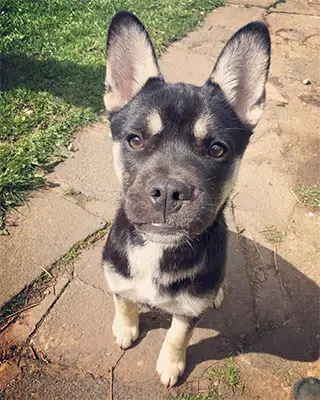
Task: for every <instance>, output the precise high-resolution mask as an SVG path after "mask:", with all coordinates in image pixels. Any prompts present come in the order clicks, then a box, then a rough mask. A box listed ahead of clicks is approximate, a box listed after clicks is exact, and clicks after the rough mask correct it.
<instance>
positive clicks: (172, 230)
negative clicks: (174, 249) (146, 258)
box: [136, 223, 187, 243]
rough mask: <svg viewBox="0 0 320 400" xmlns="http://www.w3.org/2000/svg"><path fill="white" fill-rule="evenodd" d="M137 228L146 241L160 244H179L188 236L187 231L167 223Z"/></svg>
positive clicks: (144, 225)
mask: <svg viewBox="0 0 320 400" xmlns="http://www.w3.org/2000/svg"><path fill="white" fill-rule="evenodd" d="M136 227H137V229H138V231H139V232H140V233H142V234H143V235H144V236H145V237H146V239H148V240H150V241H153V242H159V243H175V242H179V241H180V240H181V239H182V238H183V237H184V236H185V235H186V234H187V232H186V231H185V229H183V228H181V227H178V226H175V225H172V224H167V223H150V224H138V225H136Z"/></svg>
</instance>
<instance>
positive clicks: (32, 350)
mask: <svg viewBox="0 0 320 400" xmlns="http://www.w3.org/2000/svg"><path fill="white" fill-rule="evenodd" d="M29 349H30V351H31V354H32V358H33V359H34V360H37V359H38V356H37V353H36V351H35V349H34V348H33V347H32V346H31V345H30V346H29Z"/></svg>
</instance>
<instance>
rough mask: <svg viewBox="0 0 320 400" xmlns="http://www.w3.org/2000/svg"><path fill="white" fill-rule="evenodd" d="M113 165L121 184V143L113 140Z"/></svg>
mask: <svg viewBox="0 0 320 400" xmlns="http://www.w3.org/2000/svg"><path fill="white" fill-rule="evenodd" d="M112 153H113V165H114V170H115V172H116V176H117V178H118V181H119V182H120V184H122V176H123V166H122V161H121V144H120V142H116V141H113V143H112Z"/></svg>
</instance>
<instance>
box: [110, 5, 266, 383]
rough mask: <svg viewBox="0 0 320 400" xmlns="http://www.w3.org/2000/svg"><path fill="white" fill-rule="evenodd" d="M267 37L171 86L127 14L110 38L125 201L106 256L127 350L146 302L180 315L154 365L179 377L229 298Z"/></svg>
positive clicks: (256, 25)
mask: <svg viewBox="0 0 320 400" xmlns="http://www.w3.org/2000/svg"><path fill="white" fill-rule="evenodd" d="M269 65H270V35H269V31H268V28H267V27H266V25H264V24H263V23H261V22H252V23H249V24H248V25H246V26H244V27H243V28H242V29H240V30H239V31H238V32H236V33H235V35H234V36H233V37H232V38H231V39H230V40H229V41H228V43H227V44H226V45H225V47H224V49H223V50H222V52H221V54H220V56H219V57H218V59H217V62H216V64H215V66H214V68H213V70H212V72H211V74H210V75H209V78H208V80H207V82H205V83H204V85H203V86H201V87H198V86H194V85H190V84H184V83H175V84H170V83H166V82H165V80H164V78H163V76H162V75H161V72H160V70H159V66H158V62H157V58H156V56H155V51H154V48H153V45H152V42H151V39H150V37H149V35H148V33H147V31H146V29H145V28H144V26H143V25H142V23H141V22H140V20H139V19H138V18H137V17H136V16H134V15H133V14H131V13H129V12H120V13H118V14H116V15H115V16H114V18H113V20H112V22H111V25H110V28H109V33H108V39H107V61H106V77H105V93H104V103H105V108H106V110H107V112H108V114H109V116H110V124H111V125H110V126H111V133H112V139H113V155H114V164H115V171H116V174H117V177H118V179H119V181H120V183H121V188H122V194H123V195H122V200H121V202H120V205H119V208H118V211H117V214H116V216H115V219H114V221H113V225H112V228H111V230H110V233H109V236H108V239H107V242H106V245H105V247H104V250H103V255H102V267H103V271H104V274H105V277H106V279H107V283H108V286H109V289H110V291H111V292H112V293H113V297H114V306H115V318H114V322H113V325H112V330H113V334H114V336H115V340H116V342H117V344H119V345H120V347H121V348H123V349H127V348H129V347H130V346H131V345H132V344H133V343H134V341H135V340H136V339H137V338H138V336H139V311H138V305H139V304H147V305H149V306H151V307H155V308H157V309H159V310H163V311H165V312H167V313H170V314H172V315H173V318H172V324H171V327H170V328H169V330H168V332H167V335H166V338H165V340H164V342H163V344H162V347H161V350H160V354H159V357H158V361H157V372H158V374H159V375H160V379H161V381H162V383H163V384H164V385H165V386H167V387H170V386H173V385H175V384H176V383H177V381H178V378H179V376H181V375H182V374H183V372H184V369H185V364H186V349H187V346H188V343H189V341H190V338H191V336H192V332H193V330H194V328H195V326H196V324H197V322H198V321H199V319H200V318H201V316H202V314H203V313H204V312H205V310H206V309H208V308H209V307H211V306H215V307H216V308H218V307H219V306H220V305H221V303H222V300H223V289H222V286H221V285H222V282H223V279H224V275H225V262H226V248H227V228H226V224H225V219H224V209H225V206H226V203H227V200H228V197H229V195H230V192H231V190H232V187H233V185H234V183H235V180H236V178H237V174H238V170H239V166H240V162H241V159H242V156H243V154H244V151H245V149H246V147H247V145H248V142H249V139H250V136H251V134H252V130H253V128H254V127H255V126H256V125H257V123H258V121H259V119H260V117H261V114H262V112H263V108H264V104H265V85H266V81H267V78H268V73H269Z"/></svg>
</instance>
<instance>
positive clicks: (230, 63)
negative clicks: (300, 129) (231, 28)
mask: <svg viewBox="0 0 320 400" xmlns="http://www.w3.org/2000/svg"><path fill="white" fill-rule="evenodd" d="M269 65H270V35H269V31H268V28H267V27H266V25H265V24H263V23H262V22H252V23H250V24H248V25H246V26H244V27H243V28H242V29H240V30H239V31H238V32H237V33H236V34H235V35H234V36H233V37H232V38H231V39H230V40H229V42H228V43H227V44H226V46H225V47H224V49H223V50H222V52H221V54H220V56H219V58H218V60H217V62H216V65H215V67H214V69H213V71H212V73H211V76H210V78H209V82H211V83H216V84H218V85H219V86H220V88H221V89H222V90H223V92H224V94H225V96H226V98H227V100H228V101H229V103H230V104H231V105H232V106H233V108H234V109H235V111H236V113H237V114H238V116H239V118H240V119H241V121H242V122H243V123H244V124H245V125H246V126H248V127H249V128H250V129H252V128H254V127H255V126H256V125H257V123H258V121H259V119H260V117H261V114H262V111H263V107H264V103H265V85H266V81H267V78H268V72H269Z"/></svg>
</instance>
